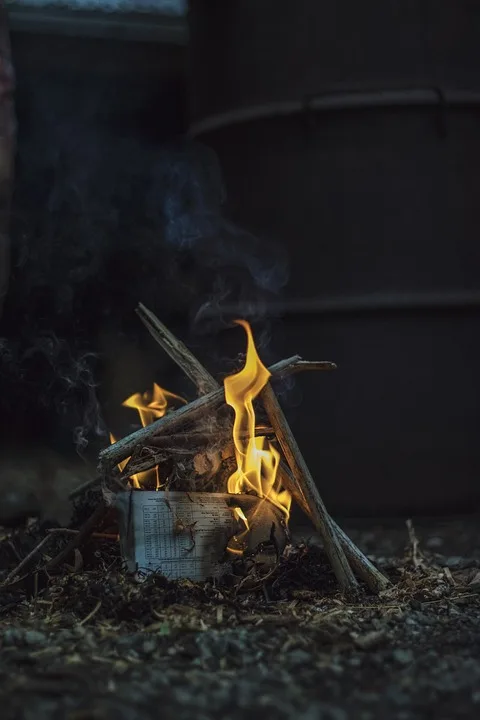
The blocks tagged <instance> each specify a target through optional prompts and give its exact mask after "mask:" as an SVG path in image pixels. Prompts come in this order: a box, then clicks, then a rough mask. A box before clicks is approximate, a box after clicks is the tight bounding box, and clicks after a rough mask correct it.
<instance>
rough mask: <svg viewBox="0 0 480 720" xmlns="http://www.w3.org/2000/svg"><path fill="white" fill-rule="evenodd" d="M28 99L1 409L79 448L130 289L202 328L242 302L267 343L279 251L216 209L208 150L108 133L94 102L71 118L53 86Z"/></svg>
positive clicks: (216, 180)
mask: <svg viewBox="0 0 480 720" xmlns="http://www.w3.org/2000/svg"><path fill="white" fill-rule="evenodd" d="M50 100H51V98H50ZM64 102H65V101H64ZM35 106H36V108H37V109H40V108H43V113H42V112H38V113H37V115H36V117H35V119H34V123H33V124H32V126H31V127H29V128H28V127H27V128H24V133H23V134H22V124H21V123H20V143H19V144H20V147H19V153H18V159H17V168H16V188H15V194H14V206H13V217H12V241H13V270H12V276H11V278H10V290H9V294H8V297H7V301H6V304H5V309H4V316H3V318H2V326H1V327H2V337H1V338H0V377H1V378H2V386H3V387H4V388H6V391H5V392H4V393H3V394H2V399H1V401H0V412H1V413H2V415H1V416H2V418H9V419H10V418H12V422H10V421H8V424H9V426H10V431H11V432H12V433H13V434H17V435H20V436H28V434H29V433H30V434H31V435H35V436H36V438H37V439H38V434H39V433H40V435H41V434H42V432H43V434H44V435H45V436H46V437H47V436H48V437H49V438H51V437H60V438H61V444H63V445H64V446H71V447H74V448H75V449H76V450H77V452H79V453H84V452H85V451H86V450H87V449H88V447H89V443H91V442H92V441H95V439H98V438H100V437H103V438H104V439H105V436H106V427H105V423H104V422H103V420H102V414H101V409H100V401H99V389H101V384H102V377H104V376H105V373H108V367H107V368H106V367H105V359H104V358H103V356H102V355H101V353H100V350H99V348H100V347H101V337H102V334H103V333H105V332H108V333H110V334H115V335H116V336H117V337H118V338H122V339H123V338H124V340H125V343H131V344H133V345H138V343H139V337H140V336H141V335H143V334H144V330H143V328H141V327H140V324H139V323H138V320H137V318H136V316H135V313H134V308H135V307H136V305H137V303H138V301H139V300H141V301H142V302H144V303H145V304H146V305H148V306H150V307H152V309H154V310H155V312H157V313H158V314H159V316H160V317H162V319H163V320H164V321H165V322H167V323H168V322H171V321H172V319H176V320H180V321H181V322H183V323H185V324H187V322H189V321H190V323H191V324H193V326H194V328H195V329H196V331H197V333H199V335H202V333H203V334H204V335H205V334H206V333H207V334H209V336H211V335H212V334H213V333H217V332H218V331H219V330H220V329H221V328H222V327H225V326H227V325H228V324H229V323H230V321H231V314H229V312H226V311H225V310H224V308H225V306H230V307H231V306H232V305H233V306H239V305H241V306H242V308H243V310H244V312H243V314H244V316H247V317H250V319H252V318H253V319H257V320H258V319H259V318H262V317H263V319H264V320H265V322H264V324H263V326H262V327H261V328H260V329H259V331H258V335H257V340H259V341H260V342H259V344H260V345H263V346H265V347H266V346H267V345H268V338H269V328H268V323H267V322H266V319H265V317H264V316H265V313H264V309H265V307H266V304H267V301H268V298H269V297H270V296H271V295H272V294H275V293H278V292H279V291H280V290H281V288H282V287H283V286H284V284H285V283H286V281H287V277H288V276H287V262H286V259H285V257H284V256H283V255H282V254H281V253H280V251H279V249H278V248H275V247H274V246H273V247H272V246H269V245H268V244H267V243H266V242H264V241H261V240H259V239H258V238H256V237H255V236H254V235H252V234H250V233H248V232H247V231H244V230H241V229H239V228H238V227H236V226H235V225H234V224H233V223H232V222H231V221H230V220H229V219H228V218H226V217H225V215H224V212H223V210H224V206H225V200H226V193H225V188H224V185H223V181H222V177H221V171H220V167H219V163H218V160H217V158H216V157H215V154H214V153H213V152H212V151H210V150H209V149H208V148H205V147H203V146H201V145H198V144H196V143H190V142H188V141H184V140H178V141H174V142H171V143H169V144H168V145H163V146H161V145H159V144H156V143H154V142H152V141H151V140H149V139H141V138H138V137H132V136H128V135H126V136H125V135H117V136H115V135H113V134H112V131H111V128H110V127H109V125H108V123H103V122H102V119H101V118H99V116H98V113H97V112H96V111H95V110H94V106H95V102H93V101H92V102H91V105H90V106H86V108H85V111H84V115H83V116H75V117H73V116H72V115H69V114H68V112H67V111H65V113H64V114H63V115H62V116H61V117H59V116H58V114H57V115H56V116H54V113H52V111H51V108H52V107H53V106H55V107H58V98H57V104H56V105H55V103H51V102H50V103H49V102H47V101H45V102H44V103H43V105H42V103H40V102H38V103H36V104H35ZM206 341H207V339H206Z"/></svg>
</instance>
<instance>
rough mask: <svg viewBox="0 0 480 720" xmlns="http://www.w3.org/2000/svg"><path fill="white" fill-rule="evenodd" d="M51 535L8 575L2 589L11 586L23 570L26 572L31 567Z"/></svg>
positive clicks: (41, 541)
mask: <svg viewBox="0 0 480 720" xmlns="http://www.w3.org/2000/svg"><path fill="white" fill-rule="evenodd" d="M50 537H51V535H46V536H45V537H44V538H42V540H40V542H39V543H38V544H37V545H36V546H35V547H34V548H33V550H32V551H31V552H29V553H28V555H27V556H26V557H24V558H23V560H22V561H21V562H20V563H19V564H18V565H17V566H16V567H15V568H14V569H13V570H12V571H11V572H9V573H8V575H7V577H6V578H5V580H4V581H3V583H2V587H5V586H6V585H10V583H11V582H12V580H14V579H15V578H16V577H17V576H18V575H19V573H20V572H21V571H22V570H26V569H27V568H28V566H29V565H30V563H31V562H33V560H35V558H36V556H37V555H38V553H39V552H40V550H41V549H42V548H43V547H44V546H45V545H46V544H47V542H48V541H49V540H50Z"/></svg>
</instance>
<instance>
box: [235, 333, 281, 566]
mask: <svg viewBox="0 0 480 720" xmlns="http://www.w3.org/2000/svg"><path fill="white" fill-rule="evenodd" d="M236 322H237V324H238V325H241V326H242V327H243V329H244V330H245V332H246V334H247V356H246V359H245V366H244V367H243V368H242V370H240V371H239V372H238V373H235V374H234V375H230V376H229V377H226V378H225V380H224V386H225V399H226V401H227V403H228V405H230V406H231V407H233V409H234V411H235V421H234V424H233V441H234V444H235V457H236V460H237V469H236V471H235V472H234V473H233V474H232V475H231V476H230V477H229V479H228V485H227V490H228V492H229V493H233V494H239V493H249V492H254V493H255V494H256V495H258V497H259V498H263V499H268V500H269V501H270V502H272V503H273V504H274V505H276V506H277V507H278V508H280V509H281V510H282V511H283V512H284V513H285V516H286V518H285V519H286V520H287V521H288V518H289V514H290V505H291V496H290V493H289V492H287V491H286V490H283V489H282V488H281V484H280V481H279V479H278V478H277V469H278V464H279V461H280V454H279V453H278V451H277V450H276V449H275V448H274V447H273V445H272V444H271V443H270V442H269V441H267V440H266V438H264V437H255V410H254V407H253V401H254V400H255V398H256V397H257V395H259V393H260V392H261V391H262V390H263V388H264V387H265V385H266V384H267V382H268V380H269V378H270V372H269V371H268V370H267V368H266V367H265V366H264V365H263V363H262V361H261V360H260V358H259V356H258V353H257V350H256V347H255V343H254V340H253V335H252V330H251V328H250V325H249V324H248V323H247V322H246V321H244V320H237V321H236ZM234 514H235V515H236V517H237V518H238V519H241V520H243V522H244V524H245V527H246V530H245V533H243V534H242V536H243V535H245V534H246V533H247V532H248V529H249V523H248V521H247V518H246V517H245V515H244V514H243V512H242V511H241V510H240V508H235V509H234ZM242 516H243V517H242ZM251 519H252V518H250V521H251ZM240 540H241V538H240V537H238V536H237V537H236V538H235V541H236V544H237V545H238V544H239V541H240ZM229 549H231V551H232V552H237V553H238V551H237V550H234V549H233V548H229Z"/></svg>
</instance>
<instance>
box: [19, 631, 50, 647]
mask: <svg viewBox="0 0 480 720" xmlns="http://www.w3.org/2000/svg"><path fill="white" fill-rule="evenodd" d="M47 642H48V638H47V636H46V635H45V634H44V633H42V632H38V630H27V632H26V633H25V643H26V644H27V645H46V643H47Z"/></svg>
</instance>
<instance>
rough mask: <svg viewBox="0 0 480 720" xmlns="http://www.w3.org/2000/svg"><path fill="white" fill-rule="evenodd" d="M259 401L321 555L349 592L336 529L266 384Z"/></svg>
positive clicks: (351, 579) (350, 577)
mask: <svg viewBox="0 0 480 720" xmlns="http://www.w3.org/2000/svg"><path fill="white" fill-rule="evenodd" d="M261 399H262V401H263V404H264V407H265V410H266V411H267V415H268V418H269V420H270V423H271V424H272V427H273V429H274V430H275V433H276V436H277V439H278V442H279V443H280V447H281V448H282V451H283V454H284V455H285V458H286V460H287V463H288V465H289V467H290V470H291V471H292V475H293V477H294V478H295V481H296V483H297V485H298V486H299V487H301V488H302V492H303V495H304V497H305V500H306V502H307V504H308V506H309V508H310V511H311V514H312V520H313V522H314V524H315V527H316V529H317V530H318V532H319V533H320V535H321V537H322V540H323V543H324V546H325V552H326V553H327V555H328V559H329V560H330V563H331V565H332V568H333V571H334V573H335V576H336V578H337V580H338V583H339V585H340V587H341V588H342V589H343V590H352V589H353V588H355V587H356V585H357V581H356V579H355V575H354V574H353V572H352V569H351V567H350V565H349V563H348V560H347V558H346V555H345V552H344V550H343V547H342V545H341V543H340V540H339V537H338V533H337V530H336V528H335V526H334V524H333V522H332V519H331V517H330V515H329V514H328V512H327V508H326V507H325V505H324V502H323V500H322V498H321V496H320V493H319V492H318V489H317V486H316V485H315V482H314V480H313V478H312V476H311V474H310V470H309V469H308V466H307V463H306V462H305V460H304V457H303V455H302V453H301V452H300V448H299V447H298V445H297V441H296V440H295V437H294V435H293V433H292V431H291V429H290V426H289V424H288V421H287V418H286V417H285V415H284V413H283V410H282V408H281V407H280V403H279V402H278V400H277V397H276V395H275V393H274V391H273V389H272V387H271V385H270V382H269V383H268V384H267V385H266V386H265V388H264V389H263V390H262V392H261Z"/></svg>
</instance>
